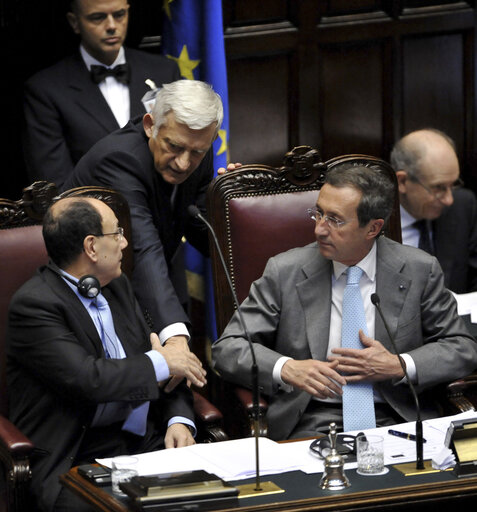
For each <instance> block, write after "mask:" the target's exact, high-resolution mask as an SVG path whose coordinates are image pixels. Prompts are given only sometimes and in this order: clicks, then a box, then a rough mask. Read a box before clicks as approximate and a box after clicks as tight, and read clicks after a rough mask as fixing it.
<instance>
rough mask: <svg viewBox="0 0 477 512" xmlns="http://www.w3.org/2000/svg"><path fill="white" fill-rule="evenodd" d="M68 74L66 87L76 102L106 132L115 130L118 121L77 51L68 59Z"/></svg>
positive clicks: (117, 126)
mask: <svg viewBox="0 0 477 512" xmlns="http://www.w3.org/2000/svg"><path fill="white" fill-rule="evenodd" d="M68 76H69V81H68V87H69V89H70V91H71V93H72V96H73V100H74V101H75V102H76V104H77V105H78V106H79V107H80V108H81V109H83V110H84V111H85V112H86V113H87V114H88V115H89V116H90V117H91V118H93V119H94V120H95V121H96V122H97V123H98V124H99V125H101V126H102V127H103V128H104V129H105V130H106V131H107V132H108V133H110V132H113V131H115V130H117V129H118V128H119V125H118V122H117V121H116V118H115V117H114V114H113V112H112V111H111V109H110V108H109V105H108V103H107V101H106V100H105V99H104V96H103V94H102V93H101V91H100V89H99V87H98V86H97V85H96V84H94V83H93V81H92V80H91V78H90V76H89V73H88V70H87V68H86V66H85V64H84V62H83V59H82V58H81V55H80V54H79V52H78V53H77V54H76V55H75V56H74V58H73V59H72V60H71V61H70V65H69V69H68Z"/></svg>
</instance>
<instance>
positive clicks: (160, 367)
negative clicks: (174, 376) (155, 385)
mask: <svg viewBox="0 0 477 512" xmlns="http://www.w3.org/2000/svg"><path fill="white" fill-rule="evenodd" d="M146 356H148V357H149V359H150V360H151V362H152V365H153V366H154V372H155V373H156V381H157V382H161V380H166V379H167V378H168V377H169V366H168V365H167V362H166V360H165V358H164V356H163V355H162V354H160V353H159V352H158V351H157V350H149V352H146Z"/></svg>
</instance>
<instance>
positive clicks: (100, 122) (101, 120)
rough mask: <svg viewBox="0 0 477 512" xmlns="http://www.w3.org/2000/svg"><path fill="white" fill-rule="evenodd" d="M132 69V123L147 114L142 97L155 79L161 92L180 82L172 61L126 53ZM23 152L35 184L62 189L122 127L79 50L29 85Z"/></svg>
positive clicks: (133, 51)
mask: <svg viewBox="0 0 477 512" xmlns="http://www.w3.org/2000/svg"><path fill="white" fill-rule="evenodd" d="M125 56H126V61H127V62H128V63H129V65H130V68H131V81H130V84H129V96H130V103H131V119H132V118H133V117H136V116H138V115H140V114H144V113H145V109H144V106H143V104H142V102H141V98H142V96H143V95H144V94H145V93H146V92H147V91H148V90H149V87H148V86H147V85H146V84H145V83H144V80H146V79H147V78H150V79H151V80H153V81H154V82H155V83H156V85H157V86H158V87H159V86H160V85H161V84H163V83H168V82H172V81H174V80H178V79H179V78H180V75H179V71H178V68H177V66H176V65H175V63H174V62H173V61H171V60H170V59H167V58H165V57H162V56H160V55H153V54H150V53H146V52H141V51H137V50H131V49H127V48H125ZM24 115H25V130H24V144H23V151H24V155H25V160H26V164H27V170H28V176H29V179H30V181H34V180H38V179H42V180H47V181H51V182H55V183H56V184H57V185H58V186H59V187H60V186H61V185H63V183H64V181H65V179H66V178H67V176H68V175H69V174H71V172H72V171H73V168H74V166H75V164H76V163H77V162H78V160H79V159H80V158H81V157H82V156H83V155H84V154H85V153H86V152H87V151H88V150H89V149H90V148H91V146H93V144H95V143H96V142H97V141H98V140H100V139H102V138H103V137H104V136H106V135H108V134H109V133H111V132H113V131H114V130H117V129H118V128H119V125H118V123H117V121H116V118H115V117H114V115H113V113H112V111H111V109H110V108H109V105H108V104H107V102H106V100H105V99H104V96H103V94H102V93H101V91H100V89H99V87H98V86H97V85H96V84H94V83H93V82H92V80H91V78H90V75H89V72H88V70H87V68H86V66H85V64H84V61H83V59H82V57H81V55H80V53H79V51H78V52H77V53H76V54H74V55H72V56H70V57H67V58H65V59H63V60H61V61H60V62H58V63H56V64H55V65H53V66H51V67H49V68H47V69H44V70H42V71H40V72H39V73H37V74H35V75H34V76H33V77H31V78H30V79H29V80H28V81H27V82H26V84H25V98H24Z"/></svg>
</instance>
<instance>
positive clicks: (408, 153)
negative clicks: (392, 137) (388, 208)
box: [390, 128, 456, 181]
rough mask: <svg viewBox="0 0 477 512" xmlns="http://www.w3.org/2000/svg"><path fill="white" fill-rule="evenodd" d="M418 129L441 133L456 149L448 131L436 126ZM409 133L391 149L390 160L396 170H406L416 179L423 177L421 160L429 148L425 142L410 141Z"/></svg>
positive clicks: (409, 175)
mask: <svg viewBox="0 0 477 512" xmlns="http://www.w3.org/2000/svg"><path fill="white" fill-rule="evenodd" d="M417 131H425V132H431V133H434V134H435V135H439V136H440V137H442V138H443V139H444V140H445V141H446V142H447V143H448V144H449V145H450V146H451V147H452V149H453V150H454V151H456V145H455V142H454V141H453V140H452V138H451V137H449V135H447V134H446V133H444V132H441V131H440V130H437V129H436V128H423V129H422V130H417ZM411 133H415V132H411ZM409 135H411V134H410V133H409V134H407V135H405V136H404V137H402V138H401V139H399V140H398V141H397V142H396V144H395V145H394V147H393V149H392V151H391V156H390V161H391V165H392V167H393V169H394V170H395V171H396V172H397V171H406V173H407V175H408V177H409V178H410V179H411V180H414V181H415V180H418V179H419V178H420V177H421V176H420V174H421V169H420V162H421V160H422V159H423V158H424V156H425V154H426V152H427V150H428V146H427V145H426V144H425V143H423V142H417V141H410V140H409V139H408V137H409Z"/></svg>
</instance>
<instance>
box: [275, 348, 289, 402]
mask: <svg viewBox="0 0 477 512" xmlns="http://www.w3.org/2000/svg"><path fill="white" fill-rule="evenodd" d="M290 359H291V357H286V356H282V357H280V359H278V361H277V362H276V363H275V366H274V367H273V372H272V377H273V382H274V384H275V385H277V386H278V387H279V388H280V389H283V391H285V392H286V393H291V392H292V391H293V386H292V385H291V384H287V383H285V382H283V380H282V368H283V365H284V364H285V363H286V362H287V361H289V360H290Z"/></svg>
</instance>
